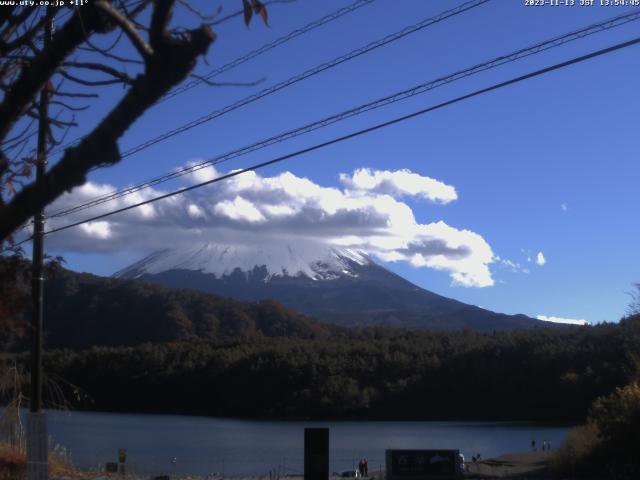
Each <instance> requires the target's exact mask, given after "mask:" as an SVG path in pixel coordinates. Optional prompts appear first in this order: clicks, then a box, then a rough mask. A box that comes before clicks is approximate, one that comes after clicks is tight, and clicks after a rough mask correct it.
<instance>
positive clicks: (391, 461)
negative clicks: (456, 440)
mask: <svg viewBox="0 0 640 480" xmlns="http://www.w3.org/2000/svg"><path fill="white" fill-rule="evenodd" d="M386 453H387V455H386V460H387V465H386V467H387V480H410V479H416V478H420V479H450V478H451V479H452V478H458V477H459V476H460V475H461V473H462V472H461V470H460V466H459V465H460V464H459V460H458V458H459V457H458V454H459V453H460V451H459V450H387V452H386Z"/></svg>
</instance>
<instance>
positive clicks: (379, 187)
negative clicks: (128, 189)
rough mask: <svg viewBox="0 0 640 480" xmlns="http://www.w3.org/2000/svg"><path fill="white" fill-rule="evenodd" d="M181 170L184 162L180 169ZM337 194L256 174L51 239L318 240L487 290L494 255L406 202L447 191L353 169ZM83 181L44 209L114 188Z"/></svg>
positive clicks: (105, 244)
mask: <svg viewBox="0 0 640 480" xmlns="http://www.w3.org/2000/svg"><path fill="white" fill-rule="evenodd" d="M188 165H189V164H188ZM220 175H221V173H220V172H219V171H217V170H216V169H215V168H214V167H213V166H208V167H205V168H200V169H198V170H197V171H194V172H192V173H190V174H189V175H188V176H186V177H185V178H187V180H188V181H190V182H194V183H196V182H200V181H203V180H209V179H212V178H216V177H218V176H220ZM339 178H340V182H341V187H325V186H322V185H319V184H317V183H315V182H313V181H312V180H310V179H308V178H304V177H298V176H296V175H295V174H293V173H291V172H283V173H280V174H277V175H274V176H271V177H263V176H261V175H259V174H258V173H255V172H246V173H243V174H241V175H238V176H236V177H233V178H231V179H229V180H225V181H222V182H220V183H216V184H212V185H210V186H207V187H204V188H202V189H198V190H193V191H190V192H187V193H185V194H182V195H177V196H174V197H170V198H168V199H165V200H161V201H159V202H157V203H153V204H149V205H145V206H143V207H140V208H136V209H133V210H130V211H128V212H124V213H121V214H118V215H115V216H113V217H109V218H106V219H104V220H100V221H96V222H91V223H88V224H84V225H82V226H80V227H79V228H73V229H69V230H66V231H63V232H60V233H57V234H55V235H51V237H50V240H49V244H50V245H51V247H52V248H54V249H58V250H61V251H81V252H110V251H121V250H133V249H134V250H138V251H142V252H147V253H148V252H151V251H155V250H159V249H163V248H167V247H171V248H176V247H179V246H181V245H182V246H185V247H188V246H192V245H194V244H200V243H202V242H203V241H208V242H220V243H226V244H240V245H247V246H251V245H262V244H265V243H269V242H281V241H283V240H285V239H286V241H287V242H302V243H305V244H313V243H321V244H323V245H336V246H340V247H348V248H352V249H358V250H361V251H363V252H366V253H367V254H369V255H374V256H376V257H378V258H380V259H382V260H385V261H391V262H407V263H409V264H411V265H413V266H415V267H428V268H433V269H436V270H441V271H444V272H447V273H448V274H449V275H450V276H451V278H452V280H453V283H454V284H457V285H462V286H467V287H486V286H491V285H493V284H494V280H493V278H492V275H491V271H490V269H489V265H490V264H491V263H492V262H493V260H494V255H493V252H492V249H491V247H490V246H489V244H488V243H487V242H486V241H485V240H484V238H483V237H482V236H481V235H479V234H477V233H475V232H472V231H470V230H465V229H459V228H456V227H453V226H450V225H448V224H447V223H445V222H444V221H442V220H434V221H431V222H429V223H420V222H419V221H418V220H416V218H415V216H414V213H413V210H412V208H411V206H410V204H409V203H408V200H407V199H411V198H413V199H415V200H416V201H428V202H433V203H437V204H447V203H450V202H452V201H454V200H456V199H457V193H456V190H455V188H454V187H453V186H450V185H447V184H446V183H444V182H442V181H439V180H435V179H433V178H430V177H426V176H423V175H420V174H417V173H414V172H411V171H409V170H396V171H388V170H384V171H382V170H375V171H374V170H370V169H358V170H356V171H355V172H353V173H352V174H351V175H348V174H341V175H340V177H339ZM113 190H114V188H113V186H111V185H104V184H96V183H93V182H88V183H86V184H85V185H83V186H82V187H80V188H77V189H75V190H74V191H73V192H71V193H69V194H66V195H64V196H63V197H61V198H60V199H59V200H58V201H57V202H55V204H54V205H53V206H52V211H53V210H57V209H61V208H67V207H71V206H73V205H77V204H79V203H82V202H84V201H87V200H90V199H93V198H94V197H96V196H99V195H103V194H105V193H108V192H111V191H113ZM162 193H165V192H162V191H159V190H156V189H154V188H149V189H146V190H142V191H139V192H136V193H133V194H131V195H128V196H125V197H122V198H120V199H117V200H115V201H112V202H109V203H107V204H102V205H100V206H98V207H94V208H93V209H91V210H85V211H81V212H79V213H75V214H72V215H69V216H67V217H63V218H60V219H51V220H50V221H49V227H57V226H61V225H63V224H67V223H69V222H70V221H77V220H81V219H83V218H86V217H88V216H90V215H96V214H100V213H104V212H107V211H109V210H112V209H114V208H119V207H123V206H127V205H131V204H133V203H137V202H140V201H141V200H146V199H150V198H153V197H156V196H157V195H160V194H162Z"/></svg>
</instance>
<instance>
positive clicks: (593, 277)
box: [48, 0, 640, 322]
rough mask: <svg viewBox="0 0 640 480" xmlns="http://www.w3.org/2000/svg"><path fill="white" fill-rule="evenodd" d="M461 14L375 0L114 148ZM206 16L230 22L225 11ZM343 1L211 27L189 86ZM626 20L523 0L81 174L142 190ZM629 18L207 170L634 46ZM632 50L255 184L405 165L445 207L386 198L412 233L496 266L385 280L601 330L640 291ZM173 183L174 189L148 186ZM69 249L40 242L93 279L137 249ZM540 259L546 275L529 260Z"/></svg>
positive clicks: (401, 268) (445, 4)
mask: <svg viewBox="0 0 640 480" xmlns="http://www.w3.org/2000/svg"><path fill="white" fill-rule="evenodd" d="M210 3H211V2H208V3H207V5H209V4H210ZM459 3H461V2H453V1H445V0H437V1H428V2H427V1H418V0H415V1H410V0H405V1H402V2H396V1H391V0H376V1H374V2H373V3H372V4H371V5H368V6H365V7H363V8H361V9H359V10H357V11H356V12H354V13H351V14H349V15H347V16H345V17H343V18H341V19H339V20H337V21H335V22H332V23H331V24H329V25H325V26H323V27H321V28H318V29H317V30H315V31H313V32H311V33H309V34H306V35H303V36H302V37H300V38H298V39H296V40H293V41H291V42H289V43H287V44H286V45H284V46H281V47H279V48H277V49H274V50H273V51H271V52H269V53H267V54H265V55H262V56H260V57H258V58H256V59H255V60H253V61H251V62H249V63H247V64H245V65H243V66H241V67H239V68H237V69H234V70H233V71H230V72H228V73H225V74H224V75H223V76H220V77H218V78H217V79H216V80H218V81H229V82H248V81H253V80H257V79H260V78H263V77H264V78H265V80H264V82H263V83H262V84H260V85H258V86H256V87H224V88H223V87H207V86H200V87H197V88H194V89H192V90H190V91H188V92H187V93H185V94H182V95H179V96H178V97H176V98H173V99H171V100H168V101H166V102H164V103H162V104H160V105H158V106H156V107H154V108H153V109H151V110H150V111H149V112H147V113H146V114H145V116H144V117H143V118H142V119H141V120H140V121H139V122H138V123H137V124H136V125H135V126H134V127H133V128H132V129H131V130H130V131H129V132H128V133H127V134H126V136H125V137H124V138H123V139H122V141H121V149H122V150H126V149H127V148H129V147H131V146H134V145H136V144H138V143H140V142H142V141H145V140H147V139H148V138H151V137H153V136H155V135H157V134H160V133H162V132H164V131H166V130H169V129H171V128H174V127H176V126H179V125H181V124H183V123H186V122H188V121H190V120H192V119H194V118H197V117H199V116H201V115H204V114H206V113H208V112H210V111H212V110H215V109H217V108H220V107H223V106H225V105H227V104H229V103H232V102H233V101H235V100H237V99H240V98H242V97H245V96H247V95H249V94H251V93H253V92H256V91H259V90H260V89H262V88H266V87H268V86H270V85H272V84H274V83H277V82H279V81H281V80H284V79H286V78H288V77H290V76H292V75H294V74H296V73H299V72H302V71H303V70H305V69H307V68H311V67H313V66H315V65H317V64H319V63H322V62H325V61H328V60H331V59H333V58H334V57H336V56H338V55H341V54H343V53H346V52H347V51H349V50H352V49H354V48H357V47H359V46H361V45H364V44H366V43H368V42H370V41H373V40H376V39H378V38H380V37H383V36H384V35H386V34H389V33H392V32H395V31H397V30H399V29H401V28H403V27H405V26H407V25H410V24H413V23H416V22H417V21H419V20H421V19H423V18H426V17H429V16H432V15H435V14H437V13H440V12H441V11H443V10H445V9H448V8H452V7H454V6H456V5H458V4H459ZM578 3H579V2H578ZM219 4H221V5H222V6H223V7H224V9H225V11H233V10H235V9H237V8H238V7H239V5H240V1H239V0H238V1H235V0H234V1H224V2H219ZM348 4H349V2H346V1H323V2H313V1H311V0H298V1H297V2H293V3H286V4H274V5H272V6H271V7H270V8H269V15H270V27H269V28H266V27H264V26H263V25H262V24H261V23H259V22H257V21H254V22H253V23H252V24H251V26H250V28H248V29H247V28H245V26H244V25H243V24H242V22H241V20H240V19H235V20H233V21H230V22H226V23H225V24H223V25H221V26H220V27H219V28H218V29H217V30H216V33H217V34H218V38H217V40H216V42H215V44H214V45H213V46H212V48H211V50H210V52H209V55H208V63H209V65H208V66H207V65H204V64H202V65H200V67H199V71H200V72H202V73H205V72H207V71H209V70H210V69H212V68H215V67H217V66H220V65H222V64H224V63H226V62H228V61H230V60H232V59H234V58H236V57H237V56H240V55H242V54H244V53H246V52H247V51H249V50H252V49H254V48H257V47H259V46H260V45H262V44H264V43H266V42H269V41H271V40H273V39H275V38H277V37H280V36H281V35H284V34H286V33H288V32H289V31H291V30H293V29H294V28H297V27H300V26H302V25H305V24H306V23H308V22H310V21H312V20H314V19H316V18H319V17H321V16H323V15H325V14H327V13H329V12H331V11H334V10H337V9H338V8H340V7H341V6H346V5H348ZM216 5H217V4H216ZM624 11H628V9H625V8H622V7H601V6H597V5H596V6H593V7H583V6H579V5H575V6H573V7H565V6H562V7H560V6H558V7H552V6H545V7H526V6H524V2H523V1H512V0H494V1H491V2H489V3H488V4H486V5H483V6H481V7H478V8H476V9H473V10H471V11H469V12H466V13H464V14H461V15H459V16H457V17H455V18H452V19H450V20H447V21H445V22H442V23H439V24H437V25H434V26H433V27H431V28H428V29H425V30H423V31H421V32H418V33H416V34H413V35H410V36H409V37H407V38H405V39H402V40H400V41H398V42H395V43H394V44H391V45H387V46H385V47H383V48H381V49H378V50H376V51H374V52H371V53H369V54H367V55H364V56H362V57H360V58H357V59H355V60H353V61H351V62H348V63H346V64H344V65H341V66H339V67H337V68H335V69H332V70H331V71H328V72H324V73H322V74H320V75H318V76H316V77H314V78H312V79H309V80H306V81H304V82H301V83H300V84H297V85H295V86H293V87H291V88H287V89H285V90H283V91H281V92H279V93H277V94H274V95H272V96H270V97H268V98H265V99H263V100H261V101H259V102H256V103H254V104H253V105H250V106H247V107H245V108H242V109H239V110H237V111H235V112H232V113H231V114H228V115H225V116H223V117H222V118H219V119H217V120H214V121H212V122H209V123H207V124H205V125H203V126H200V127H197V128H195V129H193V130H190V131H189V132H187V133H185V134H182V135H179V136H177V137H174V138H172V139H171V140H168V141H166V142H163V143H161V144H159V145H156V146H154V147H151V148H149V149H147V150H144V151H143V152H140V153H138V154H136V155H134V156H132V157H129V158H127V159H125V160H124V161H123V162H122V163H121V164H119V165H116V166H114V167H111V168H108V169H102V170H98V171H96V172H94V173H92V174H91V176H90V178H89V179H90V181H91V182H92V184H95V185H110V186H115V187H122V186H125V185H127V184H131V183H135V182H138V181H142V180H146V179H148V178H150V177H153V176H156V175H158V174H160V173H163V172H166V171H170V170H172V169H175V168H177V167H180V166H182V165H185V164H186V162H188V161H193V160H196V161H197V160H199V159H206V158H211V157H213V156H215V155H218V154H221V153H224V152H226V151H229V150H232V149H235V148H238V147H241V146H244V145H247V144H249V143H252V142H254V141H257V140H260V139H262V138H266V137H268V136H270V135H273V134H276V133H279V132H281V131H284V130H287V129H290V128H294V127H296V126H298V125H301V124H303V123H306V122H310V121H313V120H316V119H319V118H321V117H323V116H327V115H330V114H333V113H337V112H340V111H342V110H345V109H347V108H351V107H354V106H357V105H359V104H361V103H365V102H367V101H371V100H373V99H376V98H378V97H381V96H384V95H388V94H390V93H394V92H396V91H399V90H402V89H404V88H408V87H410V86H412V85H414V84H417V83H420V82H423V81H425V80H429V79H432V78H437V77H439V76H442V75H445V74H447V73H450V72H453V71H455V70H458V69H461V68H464V67H467V66H471V65H473V64H475V63H479V62H482V61H485V60H488V59H491V58H493V57H496V56H499V55H501V54H504V53H508V52H511V51H513V50H516V49H518V48H522V47H526V46H528V45H531V44H533V43H536V42H538V41H541V40H544V39H547V38H550V37H553V36H556V35H560V34H562V33H566V32H568V31H570V30H574V29H576V28H579V27H582V26H585V25H587V24H589V23H594V22H597V21H600V20H603V19H606V18H609V17H612V16H614V15H618V14H620V13H623V12H624ZM181 15H184V14H181ZM187 18H188V17H185V19H187ZM188 21H193V19H189V20H188ZM636 23H637V22H635V23H631V24H629V25H626V26H623V27H620V28H616V29H614V30H611V31H607V32H604V33H601V34H598V35H594V36H592V37H589V38H585V39H582V40H579V41H576V42H573V43H571V44H569V45H565V46H562V47H560V48H557V49H554V50H551V51H549V52H545V53H542V54H540V55H536V56H533V57H530V58H527V59H524V60H520V61H518V62H514V63H512V64H509V65H506V66H504V67H500V68H497V69H495V70H492V71H489V72H485V73H482V74H479V75H475V76H472V77H469V78H466V79H464V80H461V81H459V82H456V83H454V84H450V85H447V86H444V87H441V88H438V89H437V90H434V91H432V92H429V93H426V94H423V95H420V96H417V97H414V98H412V99H410V100H407V101H404V102H400V103H398V104H395V105H393V106H389V107H385V108H382V109H379V110H376V111H375V112H370V113H368V114H365V115H362V116H360V117H356V118H353V119H350V120H347V121H345V122H341V123H338V124H336V125H333V126H330V127H328V128H325V129H322V130H319V131H317V132H313V133H311V134H307V135H304V136H302V137H299V138H297V139H294V140H292V141H289V142H286V143H283V144H280V145H277V146H273V147H270V148H267V149H265V150H262V151H260V152H256V153H253V154H250V155H247V156H245V157H242V158H240V159H237V160H233V161H231V162H228V163H227V164H224V165H221V166H220V167H219V169H220V170H225V171H226V170H230V169H234V168H241V167H244V166H247V165H250V164H252V163H257V162H260V161H264V160H267V159H270V158H272V157H275V156H277V155H281V154H284V153H287V152H290V151H293V150H295V149H298V148H302V147H305V146H308V145H311V144H314V143H317V142H320V141H324V140H327V139H330V138H333V137H334V136H339V135H343V134H345V133H348V132H351V131H353V130H357V129H359V128H363V127H366V126H369V125H372V124H375V123H378V122H380V121H384V120H387V119H390V118H392V117H395V116H398V115H402V114H406V113H409V112H412V111H414V110H418V109H420V108H424V107H426V106H429V105H432V104H436V103H439V102H441V101H444V100H448V99H450V98H453V97H455V96H458V95H461V94H464V93H467V92H470V91H472V90H475V89H478V88H482V87H485V86H488V85H491V84H492V83H495V82H499V81H502V80H505V79H508V78H511V77H513V76H517V75H521V74H523V73H526V72H528V71H531V70H534V69H536V68H541V67H543V66H547V65H550V64H552V63H555V62H559V61H562V60H565V59H568V58H571V57H574V56H577V55H581V54H584V53H587V52H589V51H591V50H595V49H597V48H602V47H605V46H609V45H611V44H613V43H616V42H620V41H623V40H628V39H630V38H632V37H634V35H637V31H638V26H637V24H636ZM638 49H639V47H632V48H630V49H626V50H623V51H619V52H615V53H612V54H610V55H607V56H604V57H601V58H597V59H595V60H592V61H590V62H587V63H583V64H580V65H577V66H572V67H569V68H567V69H564V70H561V71H557V72H553V73H551V74H548V75H545V76H542V77H539V78H535V79H532V80H528V81H526V82H524V83H520V84H518V85H515V86H511V87H508V88H505V89H501V90H499V91H496V92H492V93H489V94H487V95H484V96H481V97H477V98H474V99H471V100H468V101H465V102H463V103H460V104H457V105H454V106H451V107H449V108H446V109H443V110H439V111H436V112H433V113H431V114H428V115H425V116H423V117H420V118H417V119H413V120H410V121H408V122H404V123H402V124H399V125H395V126H392V127H389V128H387V129H384V130H381V131H378V132H375V133H373V134H370V135H367V136H364V137H361V138H358V139H354V140H351V141H348V142H344V143H341V144H339V145H334V146H331V147H329V148H326V149H322V150H320V151H317V152H314V153H312V154H309V155H306V156H304V157H300V158H297V159H294V160H291V161H288V162H285V163H282V164H279V165H277V166H274V167H270V168H267V169H265V170H263V171H261V172H260V176H261V178H266V177H276V176H277V175H279V174H281V173H282V172H291V173H292V174H293V175H295V176H296V177H301V178H307V179H309V180H310V181H311V182H312V183H313V184H315V185H319V186H322V187H336V188H344V185H343V184H341V183H340V177H339V176H340V174H341V173H346V174H352V173H353V172H354V171H355V170H356V169H360V168H368V169H370V170H371V171H372V172H375V171H388V172H391V171H397V170H401V169H408V170H410V171H412V172H414V173H416V174H419V175H421V176H423V177H429V178H431V179H435V180H438V181H439V182H442V183H444V184H446V185H448V186H452V187H454V188H455V191H456V192H457V199H456V200H455V201H451V202H449V203H443V202H433V201H429V200H427V199H425V198H422V197H420V196H419V195H417V196H411V195H404V196H402V202H403V203H404V204H406V205H407V206H408V207H409V208H410V209H411V210H412V212H413V215H414V217H415V219H416V221H417V222H418V223H420V224H429V223H433V222H438V221H442V222H445V223H446V224H447V225H449V226H451V227H453V228H455V229H457V230H460V231H461V230H468V231H471V232H474V233H475V234H477V235H479V236H481V237H482V239H484V241H485V242H486V243H487V244H488V245H489V246H490V248H491V251H492V252H493V254H494V255H495V256H497V257H499V258H500V259H502V261H500V260H498V259H497V258H495V257H494V260H493V261H492V262H490V264H489V265H488V268H489V269H490V273H491V278H492V280H493V285H491V286H484V287H480V286H461V285H459V284H456V283H455V282H453V281H452V276H451V272H450V271H443V270H437V269H433V268H429V267H416V266H415V265H411V264H410V262H406V261H395V262H388V263H386V265H387V266H388V267H389V268H390V269H392V270H393V271H395V272H397V273H398V274H400V275H402V276H403V277H405V278H407V279H409V280H410V281H412V282H414V283H415V284H417V285H419V286H421V287H424V288H426V289H429V290H431V291H434V292H436V293H439V294H442V295H445V296H448V297H452V298H456V299H458V300H461V301H464V302H468V303H471V304H475V305H480V306H482V307H484V308H487V309H490V310H495V311H499V312H506V313H525V314H527V315H531V316H537V315H545V316H548V317H551V316H555V317H563V318H572V319H586V320H588V321H590V322H599V321H603V320H607V321H617V320H618V319H619V318H620V317H621V316H622V315H623V314H624V310H625V306H626V304H627V303H628V301H629V297H628V295H627V293H626V292H627V291H629V290H630V289H631V284H632V283H633V282H637V281H640V256H639V255H638V252H637V250H638V248H637V246H638V240H637V239H638V238H639V237H640V226H639V222H638V218H637V217H638V215H637V211H638V206H639V205H640V201H639V200H640V198H639V197H640V195H639V193H638V192H639V191H640V190H638V188H637V184H638V182H639V181H640V162H638V160H639V159H638V151H640V148H639V147H640V135H638V128H639V127H640V121H639V116H638V112H639V111H640V95H638V88H637V78H638V74H640V56H639V55H638V51H639V50H638ZM121 94H122V90H121V88H120V87H115V88H112V89H109V90H105V91H104V92H103V93H102V99H101V101H100V103H99V104H97V105H96V107H95V108H94V109H93V110H92V111H91V112H89V113H86V114H84V116H83V117H82V118H81V120H82V122H81V123H82V127H81V129H83V128H89V127H90V126H91V125H92V124H94V123H95V122H96V120H97V119H98V118H100V117H99V116H100V114H101V113H102V112H104V111H105V109H106V108H108V106H109V102H110V100H111V99H113V98H118V96H119V95H121ZM79 132H80V130H78V131H77V133H79ZM177 185H182V184H181V183H179V182H176V183H174V184H173V185H171V184H169V185H166V186H163V188H164V189H168V188H170V187H171V186H177ZM72 195H73V193H72ZM70 198H76V197H70ZM176 228H179V227H176ZM140 235H149V233H148V232H147V233H144V232H140ZM61 238H62V237H61ZM64 238H65V239H67V240H68V239H69V238H70V236H69V235H67V236H66V237H64ZM67 240H60V239H59V240H56V239H55V238H54V235H52V236H51V237H50V239H49V240H48V243H49V245H50V247H51V248H52V249H53V250H51V249H50V250H49V251H50V252H51V253H60V254H62V255H64V256H65V258H66V259H67V262H68V265H69V266H70V268H72V269H75V270H81V271H89V272H94V273H97V274H102V275H108V274H111V273H113V272H115V271H117V270H118V269H120V268H122V267H124V266H126V265H127V264H129V263H131V262H132V261H134V260H136V259H138V258H139V257H140V256H141V255H143V254H144V253H145V252H144V251H143V250H144V248H141V247H140V245H137V246H136V247H135V248H133V247H132V248H127V247H126V245H124V246H123V245H122V244H118V246H117V247H113V248H108V247H104V248H102V247H101V248H94V249H92V248H88V247H86V246H82V245H80V243H78V242H75V243H74V242H72V241H67ZM167 241H168V242H169V239H167ZM152 243H153V245H156V244H157V242H155V241H154V242H149V248H151V244H152ZM114 245H115V244H114ZM142 245H144V242H142ZM167 246H171V245H167ZM539 252H542V254H543V256H544V258H545V260H546V262H545V263H544V265H538V264H537V263H536V262H535V259H536V256H537V255H538V253H539ZM528 259H531V261H528ZM506 261H509V262H512V264H514V265H516V266H515V267H511V266H509V265H507V264H506V263H505V262H506Z"/></svg>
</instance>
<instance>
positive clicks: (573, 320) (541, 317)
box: [536, 315, 589, 325]
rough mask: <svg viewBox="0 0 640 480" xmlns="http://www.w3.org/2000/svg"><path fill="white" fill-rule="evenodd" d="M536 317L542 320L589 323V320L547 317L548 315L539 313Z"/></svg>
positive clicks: (575, 323)
mask: <svg viewBox="0 0 640 480" xmlns="http://www.w3.org/2000/svg"><path fill="white" fill-rule="evenodd" d="M536 318H537V319H538V320H542V321H543V322H553V323H567V324H570V325H589V322H587V321H586V320H582V319H580V320H577V319H574V318H562V317H547V316H546V315H538V316H537V317H536Z"/></svg>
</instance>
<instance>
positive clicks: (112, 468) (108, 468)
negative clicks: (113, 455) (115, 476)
mask: <svg viewBox="0 0 640 480" xmlns="http://www.w3.org/2000/svg"><path fill="white" fill-rule="evenodd" d="M104 471H105V472H107V473H118V464H117V463H116V462H107V463H105V465H104Z"/></svg>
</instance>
